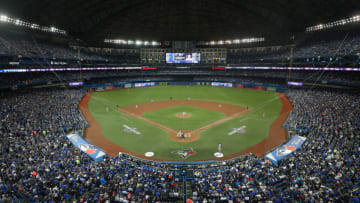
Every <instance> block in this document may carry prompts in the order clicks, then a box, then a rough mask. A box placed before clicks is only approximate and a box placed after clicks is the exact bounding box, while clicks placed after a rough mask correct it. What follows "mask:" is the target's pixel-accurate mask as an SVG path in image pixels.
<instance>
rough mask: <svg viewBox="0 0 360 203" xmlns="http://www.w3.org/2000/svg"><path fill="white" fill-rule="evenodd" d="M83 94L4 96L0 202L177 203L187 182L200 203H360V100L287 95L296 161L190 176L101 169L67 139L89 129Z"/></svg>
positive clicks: (250, 160) (125, 163)
mask: <svg viewBox="0 0 360 203" xmlns="http://www.w3.org/2000/svg"><path fill="white" fill-rule="evenodd" d="M84 94H85V90H82V89H80V90H68V89H38V90H32V91H29V90H27V91H23V90H18V91H11V92H3V93H1V99H0V104H1V111H0V114H1V118H2V120H1V122H0V132H1V137H0V139H1V142H0V167H1V177H0V200H2V201H4V202H10V201H15V202H16V201H18V200H22V201H30V202H36V201H46V202H64V201H71V200H75V201H78V202H86V201H87V202H105V201H108V202H109V201H116V202H171V201H178V200H182V198H183V194H184V191H183V189H182V188H183V186H184V183H183V180H184V179H188V177H192V178H191V179H188V180H187V182H190V186H191V190H190V191H191V192H190V193H189V191H188V194H187V197H188V198H190V199H192V200H193V201H194V202H220V201H228V202H238V201H242V200H245V201H246V200H251V201H261V200H269V201H274V202H281V201H287V202H290V201H296V202H301V201H302V202H316V201H320V202H328V201H332V202H351V201H353V202H359V201H360V200H359V198H360V189H359V188H360V159H359V158H360V96H359V95H353V94H348V93H344V92H338V91H325V90H289V91H288V93H287V96H288V97H289V98H290V100H291V101H292V104H293V106H294V110H293V111H292V112H291V114H290V116H289V118H288V120H287V122H286V123H285V125H286V126H287V128H288V130H290V131H293V132H296V130H297V129H298V128H304V127H306V128H307V129H308V134H306V135H305V136H306V138H307V140H306V142H305V143H304V145H303V146H302V148H300V150H299V151H296V152H294V153H293V156H290V157H289V158H287V159H285V160H283V161H281V162H280V163H279V164H278V165H273V164H271V163H269V162H268V161H267V160H266V159H264V158H258V157H255V156H253V155H248V156H243V157H240V158H238V159H235V160H232V161H228V162H224V163H222V162H221V163H217V164H213V165H195V166H191V167H189V168H187V169H186V170H187V171H188V172H187V173H185V172H183V170H180V169H179V168H178V166H174V165H167V164H160V163H157V162H150V161H148V162H146V161H143V160H138V159H136V158H132V157H129V156H126V155H119V156H117V157H106V158H105V159H104V161H103V162H97V163H94V162H93V161H92V160H91V159H90V158H89V157H88V156H87V155H85V154H84V153H82V152H80V151H79V150H77V149H76V148H74V147H73V146H72V144H71V143H70V142H69V141H68V139H67V138H66V137H65V134H66V132H69V131H74V130H79V129H81V128H82V127H83V126H84V125H86V121H84V120H83V119H82V116H81V113H80V112H79V110H78V109H77V105H78V102H79V101H80V99H81V97H82V96H83V95H84ZM190 172H192V173H190ZM185 174H186V175H185ZM185 182H186V181H185ZM185 184H186V183H185Z"/></svg>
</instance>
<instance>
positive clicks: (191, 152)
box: [171, 148, 196, 159]
mask: <svg viewBox="0 0 360 203" xmlns="http://www.w3.org/2000/svg"><path fill="white" fill-rule="evenodd" d="M171 153H173V154H177V155H179V156H181V157H182V158H183V159H187V158H188V157H189V156H191V155H194V154H196V152H195V151H194V150H193V149H192V148H190V149H182V150H177V151H173V152H171Z"/></svg>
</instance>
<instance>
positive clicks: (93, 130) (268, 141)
mask: <svg viewBox="0 0 360 203" xmlns="http://www.w3.org/2000/svg"><path fill="white" fill-rule="evenodd" d="M278 97H279V99H280V101H281V103H282V109H281V112H280V115H279V116H278V118H277V119H276V120H275V121H274V122H273V123H272V124H271V126H270V129H269V136H268V137H267V138H265V139H264V140H263V141H261V142H260V143H258V144H255V145H253V146H252V147H249V148H248V149H246V150H243V151H241V152H239V153H235V154H231V155H227V156H224V157H222V158H213V159H211V160H227V159H231V158H234V157H237V156H240V155H245V154H249V153H253V154H255V155H256V156H258V157H262V156H264V155H265V153H266V152H268V151H270V150H271V149H273V148H274V147H277V146H278V145H280V144H281V143H283V142H285V141H287V140H288V134H287V131H286V129H284V128H282V125H283V123H284V122H285V121H286V119H287V117H288V116H289V113H290V112H291V110H292V109H293V107H292V104H291V102H290V101H289V99H288V98H287V97H286V96H285V94H278ZM90 98H91V94H89V93H87V94H86V95H85V96H84V98H83V99H82V100H81V101H80V103H79V109H80V110H81V112H82V114H83V116H84V118H85V119H86V121H87V122H88V123H89V125H90V127H88V128H86V129H85V132H84V136H85V138H86V139H87V140H89V141H90V142H92V143H93V144H95V145H97V146H98V147H100V148H101V149H103V150H105V151H106V152H107V154H108V155H109V156H117V155H118V153H119V152H123V153H126V154H130V155H133V156H137V157H139V158H143V159H148V160H154V161H164V160H166V159H159V158H153V157H146V156H144V155H142V154H138V153H134V152H132V151H129V150H127V149H125V148H123V147H121V146H119V145H117V144H115V143H113V142H111V141H109V140H108V139H107V138H106V137H104V136H103V135H102V132H101V126H100V124H99V123H98V122H97V121H96V120H95V118H94V117H93V116H92V115H91V113H90V111H89V109H88V102H89V100H90ZM164 102H168V101H164ZM170 102H172V103H177V102H179V101H170ZM186 102H190V101H180V103H179V104H171V105H170V106H175V105H186ZM152 103H153V102H152ZM210 103H216V102H210ZM218 104H219V103H216V104H214V105H213V106H212V108H215V109H217V111H221V112H223V113H224V114H225V115H227V117H226V118H225V119H231V116H234V117H237V116H239V115H241V114H242V113H245V112H244V108H242V107H239V106H236V105H233V106H236V107H238V108H241V109H237V110H236V112H234V111H232V112H231V110H230V109H229V110H226V113H225V112H224V111H225V110H223V108H224V105H225V106H226V105H227V104H222V105H221V108H219V105H218ZM168 105H169V104H168ZM170 106H169V107H170ZM198 107H200V108H204V106H198ZM153 108H154V107H153ZM156 108H158V109H161V108H165V107H161V106H158V107H156ZM123 109H124V110H126V111H127V110H134V111H133V112H132V111H129V112H131V113H132V116H136V117H137V116H139V117H141V115H142V114H143V113H145V112H147V111H148V110H146V109H145V108H144V106H143V104H138V108H136V105H133V106H129V107H126V108H123ZM220 109H222V110H220ZM225 109H226V108H225ZM210 110H214V109H210ZM229 111H230V112H229ZM245 111H246V110H245ZM124 113H125V112H124ZM222 120H223V119H222ZM220 121H221V120H219V121H216V122H220ZM224 122H225V121H224ZM210 125H211V124H210ZM215 125H217V124H215ZM204 128H206V126H204V127H202V128H199V129H197V130H198V131H200V130H204ZM168 130H171V131H173V132H174V133H175V134H174V136H175V137H176V133H177V132H175V131H174V130H172V129H168ZM195 131H196V130H195ZM184 132H185V131H184ZM186 133H189V132H188V131H186ZM191 133H194V131H191ZM177 139H179V138H177ZM187 139H188V138H187ZM180 140H181V139H180ZM177 141H179V140H177ZM198 161H199V160H198Z"/></svg>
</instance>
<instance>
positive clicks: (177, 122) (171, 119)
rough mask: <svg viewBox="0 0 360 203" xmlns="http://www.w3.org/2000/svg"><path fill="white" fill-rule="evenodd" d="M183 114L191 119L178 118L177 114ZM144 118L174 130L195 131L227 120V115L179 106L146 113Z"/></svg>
mask: <svg viewBox="0 0 360 203" xmlns="http://www.w3.org/2000/svg"><path fill="white" fill-rule="evenodd" d="M182 112H186V113H187V114H190V115H191V117H189V118H178V117H176V115H177V114H182ZM142 116H143V117H144V118H147V119H149V120H152V121H155V122H157V123H159V124H162V125H164V126H167V127H169V128H171V129H173V130H195V129H197V128H200V127H202V126H205V125H207V124H210V123H212V122H215V121H217V120H220V119H223V118H226V115H225V114H223V113H221V112H216V111H210V110H206V109H201V108H197V107H193V106H186V105H179V106H174V107H169V108H165V109H160V110H156V111H150V112H146V113H144V114H143V115H142Z"/></svg>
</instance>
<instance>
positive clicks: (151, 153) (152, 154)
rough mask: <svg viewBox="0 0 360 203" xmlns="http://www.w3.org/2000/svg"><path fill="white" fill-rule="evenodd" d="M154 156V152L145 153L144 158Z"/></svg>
mask: <svg viewBox="0 0 360 203" xmlns="http://www.w3.org/2000/svg"><path fill="white" fill-rule="evenodd" d="M154 154H155V153H154V152H146V153H145V156H146V157H153V156H154Z"/></svg>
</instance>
